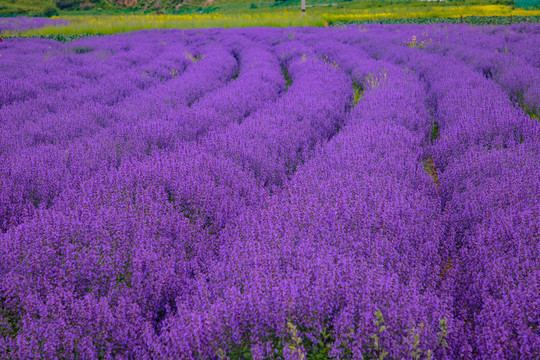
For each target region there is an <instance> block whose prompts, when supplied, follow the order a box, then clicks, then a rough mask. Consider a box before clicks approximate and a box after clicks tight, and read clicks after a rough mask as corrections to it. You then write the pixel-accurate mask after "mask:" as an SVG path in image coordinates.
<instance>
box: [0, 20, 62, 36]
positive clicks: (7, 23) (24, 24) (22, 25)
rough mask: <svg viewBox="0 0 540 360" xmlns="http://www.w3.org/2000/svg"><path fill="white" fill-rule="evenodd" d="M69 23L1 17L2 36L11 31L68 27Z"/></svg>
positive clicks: (0, 30)
mask: <svg viewBox="0 0 540 360" xmlns="http://www.w3.org/2000/svg"><path fill="white" fill-rule="evenodd" d="M67 24H68V22H67V21H66V20H62V19H47V18H41V17H26V16H18V17H0V34H1V33H3V32H10V31H24V30H29V29H35V28H41V27H45V26H59V25H67Z"/></svg>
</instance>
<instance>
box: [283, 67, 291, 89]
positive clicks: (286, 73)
mask: <svg viewBox="0 0 540 360" xmlns="http://www.w3.org/2000/svg"><path fill="white" fill-rule="evenodd" d="M281 73H282V74H283V77H284V78H285V81H286V84H285V91H287V90H288V89H289V86H291V78H290V77H289V70H287V67H285V66H282V67H281Z"/></svg>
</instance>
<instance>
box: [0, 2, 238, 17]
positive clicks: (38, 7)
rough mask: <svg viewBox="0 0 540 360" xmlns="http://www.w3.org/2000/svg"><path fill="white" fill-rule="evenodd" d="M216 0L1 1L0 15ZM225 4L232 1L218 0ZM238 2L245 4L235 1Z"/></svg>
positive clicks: (156, 7) (176, 6) (175, 6)
mask: <svg viewBox="0 0 540 360" xmlns="http://www.w3.org/2000/svg"><path fill="white" fill-rule="evenodd" d="M215 1H216V0H0V14H4V15H15V14H21V15H52V14H55V13H58V12H63V11H98V12H100V11H123V10H137V11H169V12H170V11H174V10H180V9H182V8H197V7H207V6H212V5H214V3H215ZM217 2H219V3H221V4H223V3H227V2H230V1H227V0H217ZM234 2H235V3H238V2H245V0H244V1H242V0H240V1H234Z"/></svg>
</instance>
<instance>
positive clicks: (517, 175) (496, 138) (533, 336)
mask: <svg viewBox="0 0 540 360" xmlns="http://www.w3.org/2000/svg"><path fill="white" fill-rule="evenodd" d="M390 53H392V55H390V57H391V58H393V59H394V61H397V62H400V63H404V64H407V65H408V66H411V67H412V68H413V69H416V70H417V71H418V72H419V73H420V74H421V76H422V77H423V78H424V79H425V80H426V81H427V82H428V84H429V86H430V91H431V92H432V96H431V99H432V100H434V102H433V105H434V110H435V111H436V112H435V118H436V120H437V122H438V123H439V124H440V125H441V126H440V127H439V131H440V139H438V140H436V142H435V144H434V146H433V152H434V154H435V157H436V158H437V159H439V160H438V161H436V163H438V164H439V169H438V171H442V173H439V174H438V176H437V178H438V182H439V185H440V187H439V190H440V196H441V202H442V205H443V210H444V213H443V214H444V217H445V227H446V230H445V233H446V236H445V239H444V244H443V246H442V247H441V249H440V253H441V254H442V256H443V264H444V267H442V268H443V269H444V272H443V274H444V283H443V284H444V286H443V291H445V292H447V293H448V294H450V295H451V296H452V298H453V301H454V304H453V308H454V311H453V312H454V314H455V316H456V317H457V318H458V319H461V320H462V321H464V322H465V324H466V326H465V327H464V329H463V331H464V336H465V337H466V338H467V339H468V340H467V342H468V346H469V347H470V349H471V351H472V354H471V356H477V357H480V358H486V359H487V358H490V359H491V358H494V359H504V358H534V357H537V356H538V352H537V349H538V345H539V344H540V337H539V336H538V334H537V332H536V330H535V329H536V325H535V323H536V321H537V320H536V315H534V314H537V306H536V305H535V302H534V300H532V299H535V298H538V296H539V294H540V293H539V288H538V274H537V268H538V264H537V262H536V260H535V259H536V258H537V254H536V252H537V247H538V241H537V239H538V235H537V231H536V229H537V225H536V224H535V223H536V222H537V216H536V214H537V213H538V197H537V196H536V195H535V194H536V193H537V191H538V188H539V186H540V184H539V182H538V177H537V176H535V175H534V174H535V173H536V172H537V170H538V168H539V167H538V165H539V164H538V154H539V153H538V144H539V138H538V135H539V134H540V132H539V130H540V128H539V125H538V123H536V122H535V121H534V120H531V119H530V118H528V117H527V116H525V115H524V114H523V112H522V111H521V110H520V109H518V108H515V107H513V106H512V104H511V103H510V102H509V101H508V100H507V99H505V98H504V96H503V94H501V90H500V88H499V87H497V86H496V85H495V84H493V83H491V82H490V81H488V80H486V79H484V78H482V76H480V75H478V74H477V73H474V72H472V71H471V70H469V69H467V67H465V66H464V65H463V64H461V63H459V62H456V61H455V60H452V59H449V58H446V57H440V56H437V57H431V56H426V55H421V56H420V55H419V54H418V50H417V49H414V50H408V51H403V50H399V49H396V50H394V51H390ZM441 68H443V69H444V72H442V71H440V69H441ZM463 93H465V94H467V96H463ZM501 115H502V116H501ZM441 160H442V161H441ZM444 258H446V259H444ZM518 314H519V315H518Z"/></svg>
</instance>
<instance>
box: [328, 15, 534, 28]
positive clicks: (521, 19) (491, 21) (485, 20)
mask: <svg viewBox="0 0 540 360" xmlns="http://www.w3.org/2000/svg"><path fill="white" fill-rule="evenodd" d="M461 22H462V19H461V18H414V19H381V20H358V21H335V22H331V23H329V25H331V26H343V25H350V24H438V23H448V24H460V23H461ZM538 22H540V16H512V17H510V16H465V17H463V23H465V24H470V25H510V24H516V23H538Z"/></svg>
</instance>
